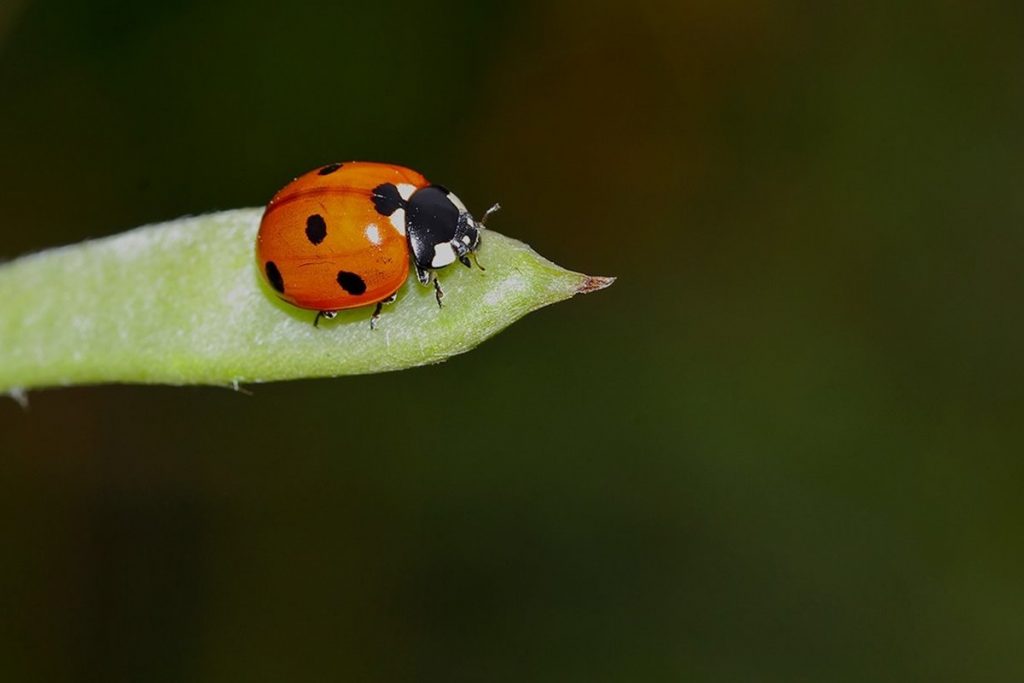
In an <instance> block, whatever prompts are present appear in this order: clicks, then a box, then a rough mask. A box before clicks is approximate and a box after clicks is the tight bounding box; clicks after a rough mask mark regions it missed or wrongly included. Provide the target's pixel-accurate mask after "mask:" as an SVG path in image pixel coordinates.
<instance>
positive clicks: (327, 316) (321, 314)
mask: <svg viewBox="0 0 1024 683" xmlns="http://www.w3.org/2000/svg"><path fill="white" fill-rule="evenodd" d="M336 315H338V312H337V311H318V312H317V314H316V317H315V318H313V327H320V318H323V319H324V320H334V316H336Z"/></svg>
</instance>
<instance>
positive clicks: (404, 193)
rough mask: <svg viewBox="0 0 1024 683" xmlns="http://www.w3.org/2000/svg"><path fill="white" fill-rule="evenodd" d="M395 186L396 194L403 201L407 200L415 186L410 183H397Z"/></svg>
mask: <svg viewBox="0 0 1024 683" xmlns="http://www.w3.org/2000/svg"><path fill="white" fill-rule="evenodd" d="M395 187H397V188H398V194H399V195H400V196H401V197H402V199H404V200H405V201H409V197H411V196H412V193H413V192H415V191H416V186H415V185H410V184H409V183H398V184H397V185H395Z"/></svg>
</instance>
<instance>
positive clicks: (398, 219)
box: [391, 209, 405, 235]
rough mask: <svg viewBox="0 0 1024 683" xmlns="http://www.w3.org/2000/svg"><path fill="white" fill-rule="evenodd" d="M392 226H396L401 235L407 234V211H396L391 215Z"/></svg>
mask: <svg viewBox="0 0 1024 683" xmlns="http://www.w3.org/2000/svg"><path fill="white" fill-rule="evenodd" d="M391 225H393V226H395V230H397V231H398V234H399V235H404V234H405V209H396V210H395V212H394V213H393V214H391Z"/></svg>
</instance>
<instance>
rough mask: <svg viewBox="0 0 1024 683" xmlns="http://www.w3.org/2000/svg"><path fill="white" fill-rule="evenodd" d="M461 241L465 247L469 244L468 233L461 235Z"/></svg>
mask: <svg viewBox="0 0 1024 683" xmlns="http://www.w3.org/2000/svg"><path fill="white" fill-rule="evenodd" d="M462 243H463V244H465V245H466V246H467V247H468V246H469V235H463V236H462Z"/></svg>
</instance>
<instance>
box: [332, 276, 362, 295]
mask: <svg viewBox="0 0 1024 683" xmlns="http://www.w3.org/2000/svg"><path fill="white" fill-rule="evenodd" d="M338 284H339V285H341V288H342V289H344V290H345V291H346V292H348V293H349V294H354V295H356V296H358V295H360V294H362V293H363V292H365V291H366V283H365V282H363V278H361V277H359V276H358V275H356V274H355V273H350V272H348V271H347V270H339V271H338Z"/></svg>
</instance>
